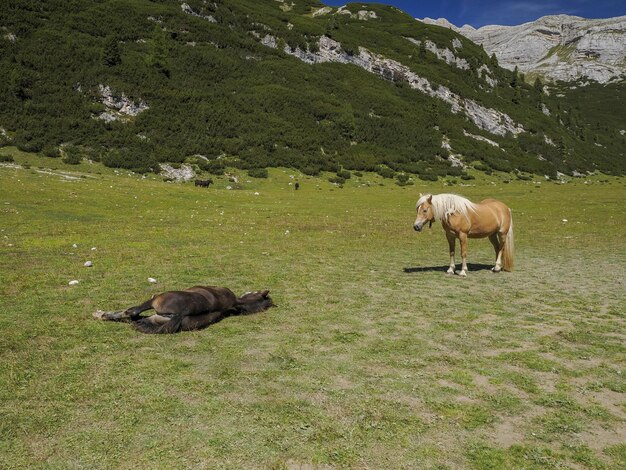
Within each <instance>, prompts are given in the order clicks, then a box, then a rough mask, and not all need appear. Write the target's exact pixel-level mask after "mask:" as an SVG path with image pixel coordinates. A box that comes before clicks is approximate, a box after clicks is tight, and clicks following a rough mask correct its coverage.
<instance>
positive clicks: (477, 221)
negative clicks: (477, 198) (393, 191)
mask: <svg viewBox="0 0 626 470" xmlns="http://www.w3.org/2000/svg"><path fill="white" fill-rule="evenodd" d="M416 210H417V218H416V219H415V223H414V224H413V228H414V229H415V230H417V231H418V232H420V231H421V230H422V228H423V227H424V224H425V223H426V222H429V223H430V225H432V223H433V222H434V221H436V220H441V225H443V229H444V230H445V232H446V237H447V238H448V244H449V245H450V267H449V268H448V271H447V272H448V274H454V267H455V266H454V265H455V263H454V245H455V243H456V239H457V238H458V239H459V241H460V243H461V258H462V260H463V265H462V266H461V272H460V273H459V274H460V275H461V276H466V275H467V239H468V238H485V237H489V241H491V244H492V245H493V247H494V248H495V250H496V265H495V266H494V267H493V268H492V271H493V272H496V273H497V272H500V270H501V269H504V270H505V271H512V270H513V218H512V217H511V209H509V208H508V207H507V206H506V205H505V204H504V203H502V202H500V201H497V200H495V199H485V200H484V201H481V202H480V203H478V204H476V203H474V202H471V201H470V200H468V199H465V198H464V197H461V196H457V195H456V194H436V195H432V194H426V195H424V196H421V197H420V198H419V200H418V201H417V204H416Z"/></svg>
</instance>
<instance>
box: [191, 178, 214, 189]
mask: <svg viewBox="0 0 626 470" xmlns="http://www.w3.org/2000/svg"><path fill="white" fill-rule="evenodd" d="M194 184H195V185H196V186H202V187H203V188H208V187H209V185H210V184H213V180H211V179H208V180H196V181H195V182H194Z"/></svg>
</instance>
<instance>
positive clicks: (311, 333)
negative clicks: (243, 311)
mask: <svg viewBox="0 0 626 470" xmlns="http://www.w3.org/2000/svg"><path fill="white" fill-rule="evenodd" d="M3 152H5V153H6V152H9V153H10V154H11V155H13V157H14V159H15V160H16V162H17V163H21V164H24V163H27V164H28V165H30V168H27V169H25V168H13V167H9V166H4V167H0V211H1V214H0V279H1V282H0V330H1V331H2V335H0V354H1V356H2V368H0V384H1V385H2V386H1V387H0V467H2V468H24V467H35V468H42V467H43V468H68V467H89V468H118V467H122V468H137V467H139V468H141V467H143V468H189V467H200V468H290V467H291V468H293V467H296V468H297V467H298V466H299V465H306V464H315V465H329V466H334V467H358V468H362V467H371V468H490V469H491V468H503V469H505V468H506V469H508V468H537V469H540V468H541V469H543V468H563V467H577V468H594V469H595V468H615V469H617V468H623V467H624V465H625V464H626V459H625V455H626V453H625V452H624V444H623V443H624V435H625V433H626V428H625V418H626V407H625V406H624V403H625V401H626V400H625V395H624V394H625V393H626V388H625V381H624V374H626V370H625V365H626V360H625V357H626V355H625V352H626V348H625V346H624V326H625V322H624V311H623V305H624V303H625V300H626V296H625V295H624V292H625V289H624V279H625V278H626V269H625V266H626V250H625V249H624V247H625V246H626V243H625V242H626V235H624V231H623V225H624V224H623V220H624V216H625V215H626V214H625V212H626V210H625V206H624V197H625V196H626V186H625V181H624V180H623V179H615V178H607V177H604V176H593V177H589V178H587V179H577V180H573V181H571V182H569V183H567V184H556V183H553V182H545V181H543V182H541V183H538V180H536V181H529V182H525V181H512V182H510V183H509V184H503V183H502V182H503V180H504V179H510V177H509V176H508V175H501V176H494V177H491V178H490V179H487V178H486V177H484V176H482V177H481V176H479V175H477V179H476V180H473V181H470V182H469V183H471V185H470V186H463V187H461V186H459V185H456V186H451V187H450V186H444V185H443V183H442V182H441V181H439V182H437V183H434V182H433V183H430V182H429V183H426V182H416V184H415V185H414V186H409V187H399V186H397V185H396V184H394V183H393V182H392V181H391V180H383V179H382V178H380V177H379V176H377V175H372V174H365V175H364V176H363V177H357V176H355V175H352V177H351V178H350V180H348V181H347V182H346V184H345V185H344V188H343V189H340V188H338V187H335V186H333V185H331V184H330V183H329V182H328V181H327V177H328V175H325V176H324V177H321V178H317V179H316V178H308V177H303V176H302V175H300V174H299V173H296V172H294V171H292V170H285V169H274V170H270V172H269V178H267V179H254V178H249V177H248V176H247V175H245V174H244V173H243V172H241V173H240V174H239V176H240V185H241V187H242V189H239V190H227V189H225V188H226V186H227V185H228V180H227V179H226V178H224V177H214V178H213V179H214V180H215V182H216V184H215V187H213V186H212V187H211V188H209V189H206V188H195V187H194V186H193V185H192V184H172V183H165V182H163V181H161V179H160V178H158V177H154V176H150V177H148V178H145V179H142V178H141V176H139V175H135V174H129V173H128V172H119V171H118V173H116V172H115V171H114V170H111V169H106V168H103V167H101V166H100V165H90V164H88V163H82V164H81V166H79V167H75V166H70V165H66V164H64V163H63V162H61V161H60V160H59V159H55V160H53V159H49V158H42V157H36V156H33V155H29V154H22V153H19V152H16V151H14V150H11V149H8V150H7V149H3ZM53 165H54V166H55V167H56V168H57V169H56V170H54V171H48V170H44V169H43V168H45V167H48V168H49V167H50V166H53ZM67 171H74V172H77V173H73V174H72V175H73V176H78V177H77V178H75V179H67V178H65V177H63V176H62V173H61V172H67ZM72 175H70V176H72ZM81 175H82V177H81ZM290 175H294V176H295V178H294V179H293V180H292V179H291V178H290ZM295 180H298V181H300V183H301V189H300V190H299V191H297V192H296V191H294V190H293V186H290V185H289V183H290V182H293V181H295ZM601 181H608V182H601ZM381 183H382V185H381ZM444 191H445V192H456V193H461V194H463V195H466V196H468V197H470V198H471V199H474V200H479V199H481V198H484V197H496V198H499V199H501V200H503V201H505V202H506V203H507V204H508V205H510V206H511V207H512V208H513V214H514V220H515V231H516V233H515V235H516V255H517V269H516V270H515V271H514V272H513V273H502V274H499V275H494V274H492V273H491V272H489V271H488V270H487V269H480V265H490V264H491V263H492V262H493V260H492V248H491V245H490V244H489V242H488V241H486V240H471V241H470V244H469V261H470V264H473V265H474V266H473V269H472V265H470V272H469V276H468V278H467V279H462V278H460V277H458V276H454V277H448V276H446V275H445V274H444V271H445V267H446V265H447V263H448V255H447V253H446V250H447V248H446V246H447V243H446V241H445V237H444V235H443V232H442V230H441V228H440V227H439V226H438V224H437V225H435V226H433V229H432V230H431V231H426V232H424V233H421V234H417V233H415V232H414V231H413V230H412V227H411V225H412V223H413V220H414V204H415V201H416V199H417V198H418V196H419V192H435V193H437V192H444ZM256 192H258V193H259V194H258V195H255V193H256ZM563 219H567V222H564V221H563ZM74 244H76V245H77V247H73V245H74ZM92 247H95V248H96V250H92ZM87 260H90V261H92V262H93V264H94V266H93V267H92V268H85V267H83V263H84V262H85V261H87ZM477 265H478V266H479V268H478V269H477ZM148 277H154V278H156V279H157V280H158V283H157V284H156V285H153V284H150V283H148V282H147V278H148ZM72 279H77V280H79V284H78V285H77V286H72V287H71V286H68V282H69V281H70V280H72ZM194 284H216V285H224V286H228V287H230V288H231V289H233V290H234V291H235V292H236V293H242V292H244V291H247V290H253V289H261V288H269V289H271V292H272V296H273V298H274V300H275V302H276V304H277V305H278V307H277V308H274V309H271V310H270V311H268V312H265V313H262V314H258V315H251V316H246V317H235V318H228V319H226V320H224V321H222V322H220V323H218V324H216V325H214V326H212V327H210V328H208V329H206V330H204V331H200V332H188V333H182V334H178V335H171V336H149V335H141V334H139V333H136V332H135V331H133V330H132V329H131V328H130V327H129V326H128V325H125V324H115V323H107V322H98V321H95V320H93V319H92V317H91V314H92V312H94V311H95V310H97V309H104V310H114V309H121V308H125V307H128V306H130V305H135V304H137V303H139V302H140V301H143V300H145V299H147V298H149V297H150V296H151V295H152V294H154V293H157V292H160V291H163V290H168V289H176V288H184V287H188V286H191V285H194Z"/></svg>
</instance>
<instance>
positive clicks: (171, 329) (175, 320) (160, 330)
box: [133, 313, 183, 334]
mask: <svg viewBox="0 0 626 470" xmlns="http://www.w3.org/2000/svg"><path fill="white" fill-rule="evenodd" d="M182 323H183V315H181V314H178V313H177V314H176V315H173V316H172V318H171V319H170V321H168V322H167V323H163V324H162V325H159V324H158V323H154V322H152V321H150V317H146V318H142V319H141V320H138V321H136V322H133V327H134V328H135V329H136V330H137V331H140V332H141V333H147V334H170V333H178V332H179V331H181V327H182Z"/></svg>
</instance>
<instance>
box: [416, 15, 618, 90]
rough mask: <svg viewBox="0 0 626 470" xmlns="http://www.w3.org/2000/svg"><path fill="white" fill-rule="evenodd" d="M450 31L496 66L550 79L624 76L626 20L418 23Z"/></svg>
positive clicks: (561, 17) (563, 18)
mask: <svg viewBox="0 0 626 470" xmlns="http://www.w3.org/2000/svg"><path fill="white" fill-rule="evenodd" d="M423 21H424V22H426V23H429V24H438V25H440V26H444V27H448V28H451V29H453V30H455V31H457V32H459V33H461V34H463V35H464V36H466V37H467V38H469V39H471V40H472V41H474V42H475V43H477V44H481V45H482V46H483V47H484V48H485V50H486V51H487V52H488V53H489V54H492V53H495V54H496V56H497V57H498V61H499V63H500V65H501V66H503V67H505V68H507V69H509V70H513V69H514V68H515V67H518V69H519V70H520V71H521V72H524V73H527V74H529V73H530V74H533V75H540V76H542V77H545V78H548V79H550V80H553V81H554V80H561V81H575V80H579V79H589V80H594V81H597V82H599V83H608V82H610V81H614V80H620V79H624V78H626V16H621V17H617V18H608V19H585V18H580V17H577V16H569V15H553V16H544V17H542V18H539V19H538V20H536V21H532V22H529V23H524V24H521V25H517V26H497V25H489V26H483V27H481V28H479V29H475V28H473V27H471V26H469V25H465V26H463V27H462V28H457V27H456V26H454V25H452V24H451V23H449V22H448V21H446V20H442V19H441V20H431V19H429V18H425V19H424V20H423Z"/></svg>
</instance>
